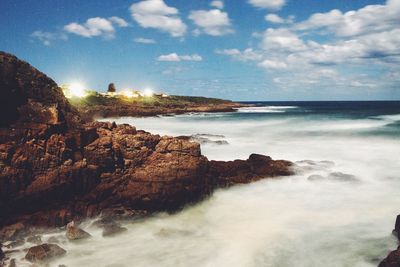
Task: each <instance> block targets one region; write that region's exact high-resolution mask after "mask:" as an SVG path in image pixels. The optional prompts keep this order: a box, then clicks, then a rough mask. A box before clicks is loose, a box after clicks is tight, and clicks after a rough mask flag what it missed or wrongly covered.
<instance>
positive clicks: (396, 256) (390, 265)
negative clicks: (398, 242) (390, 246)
mask: <svg viewBox="0 0 400 267" xmlns="http://www.w3.org/2000/svg"><path fill="white" fill-rule="evenodd" d="M399 266H400V247H398V248H397V250H394V251H392V252H390V253H389V255H388V256H387V257H386V259H384V260H383V261H382V262H381V263H380V264H379V266H378V267H399Z"/></svg>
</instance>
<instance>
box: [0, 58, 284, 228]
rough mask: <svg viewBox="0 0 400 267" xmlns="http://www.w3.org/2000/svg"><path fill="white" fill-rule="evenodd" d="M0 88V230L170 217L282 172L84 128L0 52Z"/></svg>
mask: <svg viewBox="0 0 400 267" xmlns="http://www.w3.org/2000/svg"><path fill="white" fill-rule="evenodd" d="M0 90H1V91H0V94H1V96H0V99H1V101H2V103H1V104H0V109H1V110H0V111H1V112H0V114H1V127H0V211H1V212H0V227H1V226H4V225H10V224H12V223H17V222H20V223H24V224H39V225H47V226H63V225H66V224H67V223H68V222H69V221H72V220H73V219H79V218H84V217H90V216H95V215H98V214H99V213H100V212H103V213H107V212H110V213H111V214H114V215H115V214H119V215H121V214H127V213H128V214H131V215H135V214H146V213H149V212H154V211H174V210H177V209H179V208H181V207H182V206H184V205H185V204H187V203H190V202H193V201H196V200H199V199H201V198H203V197H205V196H207V195H208V194H209V193H211V192H212V191H213V189H214V188H215V187H218V186H228V185H232V184H236V183H248V182H251V181H254V180H257V179H261V178H264V177H267V176H280V175H289V174H291V171H290V166H291V163H290V162H287V161H274V160H272V159H271V158H269V157H266V156H261V155H251V156H250V158H249V159H248V160H245V161H244V160H238V161H232V162H221V161H208V160H207V158H206V157H204V156H202V155H201V151H200V145H199V144H198V143H194V142H190V141H188V140H183V139H179V138H173V137H168V136H163V137H161V136H159V135H152V134H150V133H147V132H145V131H138V130H136V128H135V127H133V126H130V125H116V124H115V123H100V122H90V123H84V122H83V121H82V119H81V117H80V116H79V114H78V113H77V112H76V110H75V109H74V108H73V107H71V105H70V104H69V103H68V101H67V100H66V98H65V97H64V96H63V94H62V91H61V89H60V88H59V87H58V86H57V85H56V83H55V82H54V81H52V80H51V79H50V78H48V77H47V76H46V75H44V74H43V73H41V72H39V71H38V70H36V69H35V68H33V67H31V66H30V65H29V64H28V63H26V62H23V61H20V60H19V59H17V58H16V57H15V56H12V55H10V54H7V53H4V52H0ZM11 234H12V233H11ZM0 235H1V233H0ZM8 235H10V233H8Z"/></svg>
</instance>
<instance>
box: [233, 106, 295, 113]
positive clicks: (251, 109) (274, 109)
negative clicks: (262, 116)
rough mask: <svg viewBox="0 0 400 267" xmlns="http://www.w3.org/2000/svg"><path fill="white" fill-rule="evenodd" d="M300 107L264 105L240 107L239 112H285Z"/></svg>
mask: <svg viewBox="0 0 400 267" xmlns="http://www.w3.org/2000/svg"><path fill="white" fill-rule="evenodd" d="M296 108H299V107H297V106H262V107H245V108H238V109H237V111H238V112H244V113H246V112H248V113H284V112H285V111H286V110H290V109H296Z"/></svg>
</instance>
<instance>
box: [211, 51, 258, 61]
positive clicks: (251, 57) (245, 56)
mask: <svg viewBox="0 0 400 267" xmlns="http://www.w3.org/2000/svg"><path fill="white" fill-rule="evenodd" d="M215 53H217V54H220V55H228V56H231V57H232V58H234V59H236V60H239V61H257V60H261V59H262V58H263V55H262V54H261V53H260V52H257V51H254V50H253V49H252V48H247V49H245V50H244V51H240V50H239V49H236V48H234V49H223V50H220V49H217V50H215Z"/></svg>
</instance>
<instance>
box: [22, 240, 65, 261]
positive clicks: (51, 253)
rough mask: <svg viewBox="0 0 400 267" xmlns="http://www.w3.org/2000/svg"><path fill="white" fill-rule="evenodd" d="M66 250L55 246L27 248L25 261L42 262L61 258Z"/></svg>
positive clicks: (43, 245)
mask: <svg viewBox="0 0 400 267" xmlns="http://www.w3.org/2000/svg"><path fill="white" fill-rule="evenodd" d="M65 253H67V251H66V250H64V249H63V248H61V247H60V246H58V245H55V244H42V245H38V246H34V247H31V248H29V250H28V253H27V254H26V255H25V259H27V260H28V261H30V262H42V261H47V260H51V259H53V258H56V257H60V256H63V255H64V254H65Z"/></svg>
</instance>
